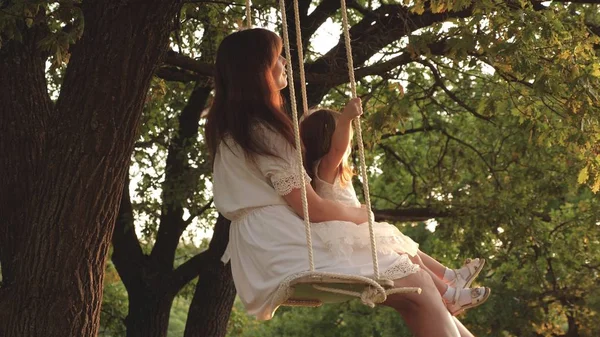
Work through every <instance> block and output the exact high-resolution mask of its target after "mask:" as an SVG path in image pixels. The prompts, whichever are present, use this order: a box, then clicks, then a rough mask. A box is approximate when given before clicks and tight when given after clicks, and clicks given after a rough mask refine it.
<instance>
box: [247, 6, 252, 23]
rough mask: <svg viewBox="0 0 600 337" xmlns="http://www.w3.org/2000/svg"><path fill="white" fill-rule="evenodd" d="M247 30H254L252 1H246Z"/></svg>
mask: <svg viewBox="0 0 600 337" xmlns="http://www.w3.org/2000/svg"><path fill="white" fill-rule="evenodd" d="M246 28H252V7H251V3H250V0H246Z"/></svg>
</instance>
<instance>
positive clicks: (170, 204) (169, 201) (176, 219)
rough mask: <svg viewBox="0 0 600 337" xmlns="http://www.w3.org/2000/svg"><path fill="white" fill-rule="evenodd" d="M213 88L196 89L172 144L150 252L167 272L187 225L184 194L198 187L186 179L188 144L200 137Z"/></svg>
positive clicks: (182, 116) (184, 111) (184, 109)
mask: <svg viewBox="0 0 600 337" xmlns="http://www.w3.org/2000/svg"><path fill="white" fill-rule="evenodd" d="M210 90H211V89H210V88H204V87H196V89H194V91H193V92H192V94H191V96H190V98H189V100H188V103H187V105H186V106H185V108H183V110H182V112H181V115H180V116H179V133H178V135H177V136H176V137H175V138H174V139H173V141H172V142H171V145H170V146H169V150H168V154H167V162H166V167H165V172H166V173H165V181H164V183H163V196H162V201H163V207H162V212H161V216H160V227H159V229H158V235H157V238H156V244H155V245H154V248H153V249H152V253H151V255H150V256H151V258H152V259H153V260H155V261H158V263H159V265H160V267H159V268H161V269H163V270H164V271H170V270H171V268H172V267H173V261H174V258H175V250H176V249H177V245H178V244H179V239H180V237H181V234H182V233H183V231H184V230H185V228H186V226H187V223H186V222H185V221H184V219H183V205H182V203H183V200H185V196H187V195H189V194H190V193H192V192H193V190H194V189H195V187H196V186H195V185H194V184H190V183H189V182H186V181H185V176H186V172H187V171H188V170H189V164H188V157H187V149H186V147H187V146H189V144H190V143H191V142H192V141H194V140H195V139H196V138H197V136H198V127H199V124H198V122H199V120H200V115H201V113H202V110H203V109H204V106H205V105H206V101H207V99H208V95H209V94H210Z"/></svg>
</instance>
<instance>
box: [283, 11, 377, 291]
mask: <svg viewBox="0 0 600 337" xmlns="http://www.w3.org/2000/svg"><path fill="white" fill-rule="evenodd" d="M294 1H297V0H294ZM341 11H342V28H343V30H344V42H345V44H346V58H347V59H348V76H349V78H350V90H351V91H352V98H356V97H357V96H358V95H357V94H356V80H355V78H354V60H353V59H352V46H351V44H350V28H349V25H348V13H347V10H346V0H341ZM354 128H355V129H356V139H357V142H358V155H359V158H360V173H361V176H362V180H363V191H364V195H365V202H366V204H367V211H368V215H369V237H370V239H371V256H372V258H373V273H374V274H375V279H379V261H377V246H376V245H377V244H376V242H375V233H374V231H373V222H374V220H375V219H373V212H371V195H370V192H369V179H368V177H367V164H366V162H365V146H364V144H363V138H362V127H361V123H360V118H355V119H354Z"/></svg>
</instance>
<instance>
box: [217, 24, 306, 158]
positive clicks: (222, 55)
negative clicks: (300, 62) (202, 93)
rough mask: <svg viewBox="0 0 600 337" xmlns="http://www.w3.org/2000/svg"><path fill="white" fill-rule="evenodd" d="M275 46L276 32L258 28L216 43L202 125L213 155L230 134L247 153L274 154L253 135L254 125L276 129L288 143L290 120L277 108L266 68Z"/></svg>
mask: <svg viewBox="0 0 600 337" xmlns="http://www.w3.org/2000/svg"><path fill="white" fill-rule="evenodd" d="M281 48H282V43H281V39H280V38H279V36H277V34H275V33H273V32H271V31H269V30H266V29H261V28H254V29H247V30H243V31H239V32H236V33H233V34H231V35H229V36H227V37H225V38H224V39H223V41H222V42H221V45H220V46H219V49H218V51H217V59H216V64H215V97H214V100H213V103H212V106H211V108H210V110H209V112H208V117H207V121H206V126H205V137H206V143H207V145H208V148H209V150H210V152H211V155H212V156H213V158H214V155H215V154H216V152H217V147H218V146H219V143H220V141H221V140H222V139H223V137H225V136H230V137H232V138H233V140H234V141H235V142H236V143H237V144H238V145H239V146H240V147H241V148H242V149H243V150H244V153H245V154H246V155H247V156H250V157H252V156H253V155H273V156H277V154H276V153H272V151H270V150H269V149H268V148H267V146H266V145H265V143H264V142H263V141H262V140H261V139H259V137H257V135H253V133H252V131H253V126H254V125H256V124H263V125H264V126H266V127H268V128H270V129H272V130H274V131H276V132H279V133H280V134H281V135H282V136H283V137H284V138H285V139H286V140H287V141H288V142H289V143H290V144H291V145H292V146H294V134H293V129H292V122H291V120H290V118H289V117H288V116H287V115H286V113H285V111H284V110H283V98H282V96H281V94H280V92H279V88H277V87H276V85H275V80H274V79H273V76H272V73H271V71H272V69H273V67H274V66H275V63H276V62H277V60H278V58H279V55H280V54H281ZM294 147H295V146H294Z"/></svg>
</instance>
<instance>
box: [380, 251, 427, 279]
mask: <svg viewBox="0 0 600 337" xmlns="http://www.w3.org/2000/svg"><path fill="white" fill-rule="evenodd" d="M419 269H420V267H419V265H418V264H414V263H412V262H411V261H410V259H409V258H408V256H407V255H400V260H399V261H398V263H396V264H394V265H393V266H392V267H390V268H388V269H387V270H386V271H384V272H383V276H385V277H386V278H388V279H390V280H397V279H401V278H403V277H406V276H408V275H410V274H414V273H416V272H418V271H419Z"/></svg>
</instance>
